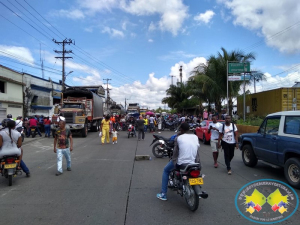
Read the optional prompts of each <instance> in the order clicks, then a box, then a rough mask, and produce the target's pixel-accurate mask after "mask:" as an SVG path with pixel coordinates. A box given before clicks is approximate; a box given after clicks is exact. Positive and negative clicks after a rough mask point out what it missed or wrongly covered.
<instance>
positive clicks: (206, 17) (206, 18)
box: [194, 10, 215, 24]
mask: <svg viewBox="0 0 300 225" xmlns="http://www.w3.org/2000/svg"><path fill="white" fill-rule="evenodd" d="M214 15H215V13H214V11H212V10H206V12H205V13H199V15H197V16H195V17H194V20H196V21H197V22H200V23H205V24H208V23H209V22H210V21H211V19H212V18H213V16H214Z"/></svg>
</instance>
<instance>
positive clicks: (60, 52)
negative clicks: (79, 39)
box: [52, 38, 73, 91]
mask: <svg viewBox="0 0 300 225" xmlns="http://www.w3.org/2000/svg"><path fill="white" fill-rule="evenodd" d="M52 41H54V43H56V44H58V45H60V44H61V45H62V51H57V50H54V52H55V53H58V54H62V56H61V57H55V58H56V59H62V91H64V90H65V89H66V87H65V79H66V76H65V59H73V57H67V56H65V54H70V53H73V52H72V50H65V45H66V44H67V45H70V44H73V41H72V40H71V39H67V38H66V39H65V40H63V41H56V40H55V39H52Z"/></svg>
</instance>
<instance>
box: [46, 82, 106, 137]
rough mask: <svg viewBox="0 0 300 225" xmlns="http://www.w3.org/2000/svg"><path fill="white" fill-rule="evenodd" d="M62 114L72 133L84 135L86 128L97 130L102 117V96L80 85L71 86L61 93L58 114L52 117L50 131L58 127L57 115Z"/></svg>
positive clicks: (86, 131) (86, 132) (85, 134)
mask: <svg viewBox="0 0 300 225" xmlns="http://www.w3.org/2000/svg"><path fill="white" fill-rule="evenodd" d="M58 116H63V117H65V119H66V125H67V126H68V127H69V128H70V129H71V131H72V132H73V133H80V134H81V136H82V137H86V136H87V134H88V130H91V131H94V132H96V131H98V130H99V129H100V124H101V120H102V119H103V97H101V96H99V95H98V94H96V93H95V92H93V91H91V90H89V89H87V88H81V87H72V88H68V89H66V90H65V91H64V92H63V93H62V99H61V106H60V109H59V112H58V115H54V116H53V117H52V121H53V122H52V126H51V129H52V132H53V134H54V132H55V130H56V129H57V127H58V123H57V117H58Z"/></svg>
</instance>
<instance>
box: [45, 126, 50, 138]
mask: <svg viewBox="0 0 300 225" xmlns="http://www.w3.org/2000/svg"><path fill="white" fill-rule="evenodd" d="M44 127H45V136H48V137H50V125H48V124H47V125H44Z"/></svg>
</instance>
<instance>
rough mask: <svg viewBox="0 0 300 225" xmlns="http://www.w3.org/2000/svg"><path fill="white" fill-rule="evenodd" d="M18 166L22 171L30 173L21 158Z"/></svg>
mask: <svg viewBox="0 0 300 225" xmlns="http://www.w3.org/2000/svg"><path fill="white" fill-rule="evenodd" d="M20 167H21V168H22V170H23V171H24V173H26V174H27V173H30V172H29V169H28V168H27V166H26V164H25V163H24V161H23V160H21V163H20Z"/></svg>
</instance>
